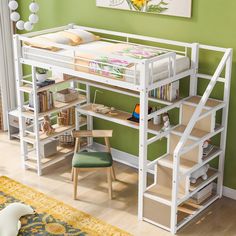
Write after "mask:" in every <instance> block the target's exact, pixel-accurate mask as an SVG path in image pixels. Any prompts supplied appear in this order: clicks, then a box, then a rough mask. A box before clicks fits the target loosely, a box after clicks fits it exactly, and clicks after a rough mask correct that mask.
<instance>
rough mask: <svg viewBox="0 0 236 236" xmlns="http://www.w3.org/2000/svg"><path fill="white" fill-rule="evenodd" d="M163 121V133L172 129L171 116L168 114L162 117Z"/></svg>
mask: <svg viewBox="0 0 236 236" xmlns="http://www.w3.org/2000/svg"><path fill="white" fill-rule="evenodd" d="M162 120H163V123H164V124H163V127H162V128H161V130H162V131H167V130H169V129H170V127H171V126H170V117H169V114H168V113H167V112H166V113H164V114H163V115H162Z"/></svg>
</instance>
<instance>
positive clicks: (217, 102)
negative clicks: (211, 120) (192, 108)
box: [184, 96, 224, 108]
mask: <svg viewBox="0 0 236 236" xmlns="http://www.w3.org/2000/svg"><path fill="white" fill-rule="evenodd" d="M201 98H202V97H201V96H192V97H189V98H188V99H186V100H185V102H184V103H187V104H192V105H198V103H199V102H200V100H201ZM223 103H224V102H223V101H221V100H217V99H212V98H209V99H208V100H207V102H206V104H205V107H207V108H214V107H216V106H218V105H220V104H223Z"/></svg>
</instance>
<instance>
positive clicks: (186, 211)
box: [178, 193, 219, 228]
mask: <svg viewBox="0 0 236 236" xmlns="http://www.w3.org/2000/svg"><path fill="white" fill-rule="evenodd" d="M218 198H219V195H218V194H216V193H212V195H211V196H210V197H208V198H207V199H206V200H205V201H204V202H202V203H201V204H199V205H198V204H195V203H192V202H191V201H190V200H188V201H186V202H184V203H183V204H182V205H181V206H179V207H178V228H180V227H182V226H183V225H185V224H186V223H187V222H189V221H190V220H191V219H192V218H194V217H195V216H196V215H198V214H199V213H200V212H202V211H203V210H204V209H205V208H206V207H208V206H209V205H210V204H212V203H213V202H214V201H216V200H217V199H218Z"/></svg>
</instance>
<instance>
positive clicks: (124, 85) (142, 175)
mask: <svg viewBox="0 0 236 236" xmlns="http://www.w3.org/2000/svg"><path fill="white" fill-rule="evenodd" d="M68 28H81V29H84V30H87V31H90V32H93V33H97V34H102V35H106V36H108V37H107V38H105V37H103V38H102V40H104V41H110V42H126V43H130V44H135V43H132V41H133V40H139V41H143V42H149V43H159V44H164V45H167V47H168V46H174V47H181V48H183V49H184V50H182V51H181V50H173V49H170V50H168V51H169V52H167V53H166V54H164V55H161V56H157V57H155V58H151V59H146V60H142V61H141V63H140V61H139V62H138V63H140V66H141V72H140V83H139V84H138V83H133V84H131V83H128V82H124V81H119V80H115V79H111V78H107V77H102V76H100V75H96V74H89V73H85V72H80V71H75V70H72V69H68V68H64V67H60V66H56V65H53V64H50V63H48V64H47V63H44V62H40V61H36V60H31V59H26V54H24V53H25V52H24V47H23V42H29V43H30V42H34V39H33V38H31V37H33V36H38V35H42V34H46V33H52V32H57V31H60V30H65V29H68ZM114 36H115V37H120V38H122V39H123V40H114V38H113V37H114ZM109 37H110V38H109ZM135 45H136V44H135ZM48 46H53V47H58V48H62V49H69V50H74V48H73V47H72V46H65V45H61V44H56V43H48ZM153 47H154V46H153ZM162 49H163V48H162ZM164 49H166V48H164ZM200 49H201V50H210V51H216V52H221V53H222V54H223V57H222V59H221V61H220V63H219V65H218V67H217V69H216V71H215V73H214V75H208V74H200V73H198V64H199V50H200ZM39 50H40V49H39ZM189 51H190V52H191V68H190V69H189V70H187V71H184V72H182V73H179V74H176V73H175V60H176V58H175V56H176V53H178V54H183V55H187V53H188V52H189ZM14 52H15V68H16V82H17V87H18V101H19V113H20V130H21V132H20V137H21V150H22V153H21V154H22V156H23V158H22V159H23V160H25V159H27V157H26V156H27V151H26V149H27V147H26V145H27V144H26V142H24V141H23V140H24V135H25V134H26V131H25V129H26V127H25V124H24V116H23V113H22V112H23V100H24V99H23V93H22V91H21V89H20V88H21V86H22V84H23V83H31V85H32V86H33V91H34V102H35V104H36V103H37V100H36V96H37V92H36V91H37V89H36V78H35V68H36V67H43V68H46V69H49V70H54V69H57V70H60V71H61V72H62V73H65V74H69V75H71V76H76V77H78V78H84V79H86V80H87V82H82V83H85V84H86V96H87V102H89V101H90V86H91V85H93V83H94V82H96V83H97V84H96V86H97V87H101V88H104V89H109V90H111V91H114V92H118V93H121V94H125V95H130V96H134V97H138V98H139V99H140V111H141V113H140V126H139V127H138V129H139V194H138V200H139V201H138V218H139V220H143V219H144V217H143V197H144V193H145V191H146V190H147V188H148V187H147V172H148V170H149V169H151V168H153V167H155V166H156V165H157V159H156V160H154V161H152V162H150V163H149V164H148V163H147V147H148V145H150V144H152V143H153V142H155V141H157V140H158V139H160V138H161V137H163V136H168V134H169V133H170V132H171V130H170V131H167V132H163V133H158V132H156V133H155V132H154V133H153V134H154V137H152V138H150V139H148V132H150V130H148V126H147V124H148V120H149V119H151V118H153V117H154V116H156V115H158V114H161V113H163V112H166V111H168V110H170V109H173V108H175V107H179V106H180V104H181V103H182V102H183V101H184V99H182V100H180V101H178V102H175V103H171V102H168V101H163V100H160V99H155V98H150V97H149V95H148V93H149V91H151V90H153V89H155V88H158V87H160V86H162V85H165V84H168V83H171V82H174V81H176V80H179V79H182V78H185V77H187V76H190V89H189V96H194V95H196V94H197V81H198V78H202V79H207V80H210V82H209V84H208V86H207V89H206V91H205V92H204V94H203V96H202V98H201V101H200V103H199V104H198V105H197V107H196V110H195V112H194V114H193V116H192V118H191V120H190V122H189V124H188V126H187V128H186V129H185V131H184V133H183V135H182V137H181V139H180V141H179V143H178V145H177V147H176V149H175V151H174V168H173V179H172V183H173V188H172V200H171V227H170V228H168V227H165V226H163V225H160V224H157V223H155V222H152V221H150V220H148V219H144V220H146V221H148V222H151V223H153V224H155V225H158V226H159V227H161V228H164V229H166V230H169V231H171V232H172V233H176V231H177V230H178V229H179V228H180V227H182V226H183V225H184V224H186V223H187V222H188V221H190V220H191V219H192V218H193V217H194V216H195V215H194V216H193V217H189V218H188V219H187V220H186V221H185V222H184V223H183V224H181V225H177V207H178V205H179V204H180V202H179V199H178V197H177V193H178V181H179V179H178V173H179V164H180V155H181V154H183V153H185V152H186V151H188V150H190V149H191V148H193V147H194V146H190V147H188V149H186V148H183V147H184V144H185V143H186V141H187V139H188V138H189V136H190V133H191V131H192V129H193V127H194V125H195V124H196V122H197V121H198V120H199V119H201V118H203V115H201V112H202V110H203V108H204V105H205V103H206V101H207V99H208V98H209V96H210V94H211V92H212V90H213V89H214V86H215V85H216V83H217V82H222V83H224V99H223V101H224V106H223V116H222V125H223V127H224V128H223V129H221V130H220V131H219V132H221V143H220V148H221V150H222V151H221V152H220V158H219V172H220V175H219V177H218V184H217V193H218V195H217V196H216V197H215V199H213V200H212V201H211V202H210V203H209V204H211V203H212V202H213V201H215V200H216V199H218V198H220V197H221V196H222V186H223V171H224V155H225V146H226V134H227V120H228V105H229V94H230V80H231V68H232V49H230V48H229V49H227V48H220V47H214V46H208V45H202V44H198V43H184V42H177V41H172V40H165V39H159V38H153V37H146V36H140V35H134V34H128V33H121V32H115V31H109V30H102V29H96V28H90V27H83V26H76V25H73V24H70V25H68V26H63V27H58V28H53V29H48V30H43V31H39V32H33V33H28V34H24V35H15V36H14ZM101 55H103V56H108V55H107V54H101ZM119 58H120V59H123V60H126V61H128V62H132V63H137V61H136V60H135V59H130V58H128V57H124V56H120V57H119ZM162 58H169V77H168V78H166V79H163V80H160V81H156V82H153V80H151V82H152V83H150V80H149V78H150V77H152V76H153V74H152V73H150V67H151V68H152V65H153V63H154V62H155V61H157V60H160V59H162ZM23 64H26V65H30V66H32V75H28V76H23V72H22V65H23ZM150 65H151V66H150ZM224 68H225V75H224V76H223V77H221V73H222V71H223V69H224ZM134 75H136V71H135V73H134ZM29 76H32V82H29V81H27V80H26V78H27V77H29ZM78 81H79V80H78ZM134 81H136V79H135V80H134ZM136 82H137V81H136ZM72 86H75V83H74V82H72ZM109 86H110V87H109ZM111 86H112V87H111ZM149 101H154V102H158V103H162V104H165V105H167V106H166V107H164V108H162V109H160V110H158V111H155V112H153V113H151V114H148V102H149ZM36 107H37V106H36ZM221 108H222V107H217V108H216V109H215V110H218V109H221ZM210 112H212V111H209V112H208V113H206V114H204V116H206V115H207V114H209V113H210ZM38 113H39V112H38V110H37V108H35V111H34V120H35V122H36V123H35V124H38V123H37V121H38ZM87 122H88V128H92V117H91V116H89V119H88V121H87ZM116 123H118V122H117V121H116ZM120 124H122V125H127V124H124V123H122V122H120ZM127 126H129V125H127ZM130 127H132V125H131V126H130ZM77 128H79V127H78V119H77ZM133 128H137V126H136V127H133ZM34 132H35V144H36V152H37V160H38V174H39V175H40V174H41V167H40V151H39V142H40V141H39V136H38V133H39V127H38V125H35V130H34ZM91 142H92V140H90V143H91ZM188 197H189V196H188ZM160 202H162V200H160ZM209 204H208V205H209ZM208 205H207V206H208ZM207 206H206V207H207ZM204 209H205V207H204V208H203V209H202V210H204ZM202 210H201V211H202ZM201 211H199V213H200V212H201Z"/></svg>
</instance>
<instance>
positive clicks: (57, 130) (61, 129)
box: [24, 117, 87, 143]
mask: <svg viewBox="0 0 236 236" xmlns="http://www.w3.org/2000/svg"><path fill="white" fill-rule="evenodd" d="M86 124H87V119H86V118H85V117H81V118H80V125H79V127H82V126H84V125H86ZM53 128H54V129H55V132H54V133H53V134H51V135H47V134H45V133H43V132H42V131H40V133H39V138H40V141H46V140H47V139H50V138H55V137H57V136H59V135H61V134H63V133H65V132H70V131H72V130H73V129H75V125H64V126H59V125H58V124H55V125H53ZM24 139H26V141H28V142H29V143H34V142H35V137H34V136H33V135H27V136H26V137H24Z"/></svg>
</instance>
